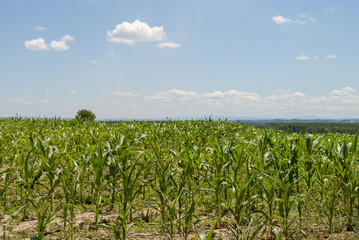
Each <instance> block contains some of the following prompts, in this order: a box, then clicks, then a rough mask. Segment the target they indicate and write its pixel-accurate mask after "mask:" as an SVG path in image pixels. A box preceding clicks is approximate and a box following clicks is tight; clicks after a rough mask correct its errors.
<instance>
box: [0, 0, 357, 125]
mask: <svg viewBox="0 0 359 240" xmlns="http://www.w3.org/2000/svg"><path fill="white" fill-rule="evenodd" d="M358 8H359V2H358V1H357V0H347V1H339V0H316V1H313V0H310V1H309V0H275V1H273V0H223V1H218V0H217V1H214V0H167V1H165V0H128V1H119V0H116V1H115V0H52V1H48V0H3V1H1V2H0V38H1V41H0V43H1V44H0V54H1V55H0V56H1V57H0V84H1V87H0V116H1V117H11V116H15V115H16V114H18V115H21V116H28V117H54V116H61V117H63V118H67V117H74V116H75V114H76V112H77V110H79V109H83V108H85V109H91V110H92V111H93V112H94V113H95V114H96V115H97V116H98V118H101V119H108V118H164V117H170V118H175V117H198V116H209V115H215V116H227V117H239V118H241V117H242V118H244V117H253V118H254V117H255V118H354V117H358V116H359V93H358V92H357V90H359V68H358V66H359V64H358V63H359V61H358V56H359V48H358V44H359V32H358V31H357V27H358V26H359V15H358V14H357V9H358Z"/></svg>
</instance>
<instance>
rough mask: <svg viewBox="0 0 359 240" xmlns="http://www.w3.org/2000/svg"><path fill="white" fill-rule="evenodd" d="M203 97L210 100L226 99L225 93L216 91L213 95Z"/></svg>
mask: <svg viewBox="0 0 359 240" xmlns="http://www.w3.org/2000/svg"><path fill="white" fill-rule="evenodd" d="M203 96H205V97H208V98H218V97H220V98H223V97H224V93H222V92H220V91H215V92H213V93H204V94H203Z"/></svg>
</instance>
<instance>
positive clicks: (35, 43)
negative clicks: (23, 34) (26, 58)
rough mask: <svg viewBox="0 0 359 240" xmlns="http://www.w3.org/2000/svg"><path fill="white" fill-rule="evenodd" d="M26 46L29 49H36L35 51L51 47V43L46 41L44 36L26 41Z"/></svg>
mask: <svg viewBox="0 0 359 240" xmlns="http://www.w3.org/2000/svg"><path fill="white" fill-rule="evenodd" d="M25 47H26V48H27V49H30V50H35V51H40V50H48V49H49V45H48V44H46V43H45V40H44V39H43V38H38V39H34V40H29V41H25Z"/></svg>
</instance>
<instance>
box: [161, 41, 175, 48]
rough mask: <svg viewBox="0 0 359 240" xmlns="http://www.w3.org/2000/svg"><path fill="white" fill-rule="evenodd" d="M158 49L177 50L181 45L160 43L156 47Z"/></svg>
mask: <svg viewBox="0 0 359 240" xmlns="http://www.w3.org/2000/svg"><path fill="white" fill-rule="evenodd" d="M157 46H158V47H159V48H179V47H181V44H178V43H173V42H162V43H159V44H158V45H157Z"/></svg>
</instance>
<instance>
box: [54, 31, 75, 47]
mask: <svg viewBox="0 0 359 240" xmlns="http://www.w3.org/2000/svg"><path fill="white" fill-rule="evenodd" d="M73 41H75V38H74V37H72V36H70V35H68V34H67V35H65V36H63V37H62V38H61V39H60V40H59V41H52V42H51V43H50V47H51V48H52V49H53V50H55V51H65V50H69V49H70V46H68V45H67V44H66V43H68V42H73Z"/></svg>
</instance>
